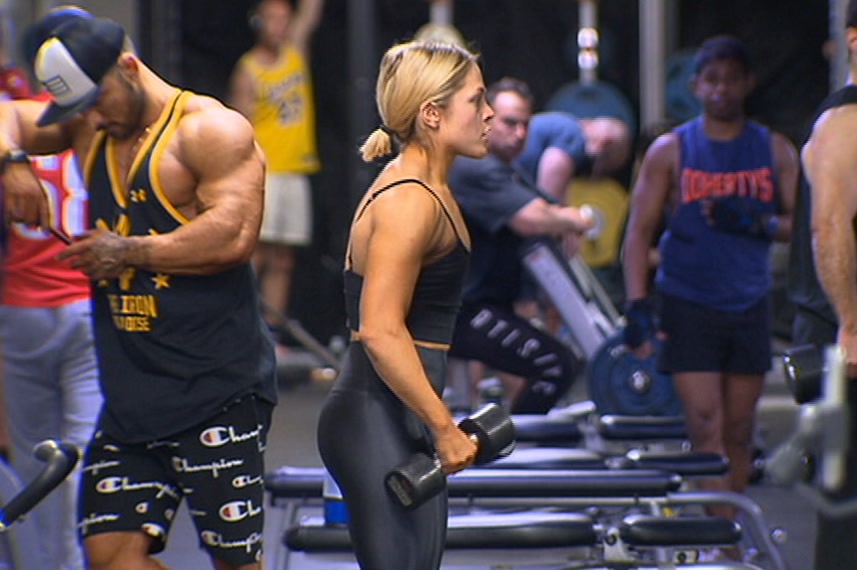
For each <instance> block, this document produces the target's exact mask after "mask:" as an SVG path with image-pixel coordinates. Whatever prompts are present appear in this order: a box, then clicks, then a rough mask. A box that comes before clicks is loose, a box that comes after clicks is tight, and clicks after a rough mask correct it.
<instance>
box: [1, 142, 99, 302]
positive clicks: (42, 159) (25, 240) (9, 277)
mask: <svg viewBox="0 0 857 570" xmlns="http://www.w3.org/2000/svg"><path fill="white" fill-rule="evenodd" d="M32 162H33V167H34V169H35V171H36V174H37V175H38V177H39V178H40V179H41V180H42V184H43V185H44V187H45V189H46V190H47V192H48V195H49V196H50V199H51V210H52V224H53V226H54V227H55V228H57V229H59V230H60V231H62V232H63V233H65V234H66V235H68V236H75V235H79V234H81V233H83V232H84V231H85V230H86V225H87V217H88V209H87V208H88V206H87V204H88V202H87V193H86V188H85V187H84V185H83V178H82V177H81V175H80V171H79V169H78V167H77V161H75V159H74V155H73V153H72V152H71V151H66V152H64V153H62V154H59V155H47V156H34V157H32ZM8 231H9V234H8V243H7V251H6V254H5V259H4V263H3V290H2V304H4V305H10V306H15V307H41V308H48V307H58V306H61V305H65V304H68V303H71V302H74V301H79V300H81V299H88V298H89V295H90V291H89V278H88V277H87V276H86V275H84V274H83V273H81V272H80V271H78V270H77V269H72V268H71V266H70V264H69V262H68V261H59V260H57V259H56V256H57V254H59V252H61V251H62V250H63V249H65V247H66V245H65V243H63V242H62V241H60V240H59V239H57V238H56V237H54V236H53V235H51V234H50V233H48V232H45V231H42V230H41V229H39V228H35V227H32V226H26V225H23V224H12V225H11V226H10V227H9V230H8Z"/></svg>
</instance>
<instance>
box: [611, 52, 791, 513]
mask: <svg viewBox="0 0 857 570" xmlns="http://www.w3.org/2000/svg"><path fill="white" fill-rule="evenodd" d="M753 86H754V75H753V73H752V71H751V68H750V62H749V56H748V53H747V50H746V48H745V46H744V44H743V43H741V42H740V41H739V40H737V39H736V38H733V37H730V36H716V37H713V38H710V39H708V40H707V41H705V42H704V43H703V44H702V45H701V47H700V48H699V51H698V52H697V55H696V59H695V72H694V76H693V79H692V88H693V92H694V94H695V95H696V97H697V98H698V99H699V101H700V102H701V103H702V109H703V112H702V114H701V115H700V116H699V117H697V118H695V119H692V120H690V121H688V122H687V123H685V124H682V125H679V126H678V127H676V128H675V129H673V130H672V131H670V132H668V133H666V134H663V135H661V136H659V137H658V138H657V139H656V140H655V141H654V143H653V144H652V145H651V146H650V147H649V149H648V150H647V152H646V155H645V157H644V159H643V162H642V164H641V166H640V170H639V175H638V177H637V180H636V183H635V186H634V190H633V196H632V202H631V212H630V217H629V220H628V225H627V230H626V239H625V244H624V256H623V270H624V279H625V287H626V298H627V306H626V311H625V317H626V320H627V325H626V328H625V330H624V333H625V341H626V343H627V344H628V345H629V346H630V347H631V348H633V349H635V350H636V352H637V354H638V355H641V356H642V355H645V354H647V353H650V351H651V350H652V344H651V343H650V342H649V341H650V340H651V338H652V336H653V335H654V334H656V333H657V334H658V335H659V336H660V337H661V338H662V340H663V344H662V350H661V352H660V354H659V359H658V366H659V367H660V368H661V369H662V370H663V371H665V372H668V373H671V374H672V377H673V380H674V383H675V387H676V390H677V391H678V394H679V396H680V397H681V400H682V402H683V405H684V412H685V417H686V423H687V430H688V434H689V436H690V439H691V442H692V445H693V447H694V449H695V450H697V451H709V452H717V453H720V454H722V455H725V456H726V457H728V459H729V462H730V470H729V473H728V474H727V475H725V476H724V477H722V478H717V479H710V480H705V481H703V482H701V486H702V487H703V488H705V489H712V490H713V489H719V490H732V491H738V492H741V491H743V490H744V489H745V488H746V486H747V484H748V480H749V475H750V464H751V455H752V443H753V428H754V425H753V424H754V419H755V410H756V404H757V402H758V399H759V397H760V395H761V391H762V385H763V380H764V375H765V373H766V371H767V370H769V369H770V366H771V350H770V309H769V306H768V291H769V288H770V284H771V276H770V267H769V248H770V244H771V242H772V240H779V241H786V240H788V239H789V236H790V233H791V215H792V210H793V205H794V196H795V191H796V185H797V176H798V170H799V168H798V166H799V165H798V157H797V152H796V150H795V148H794V145H793V144H792V143H791V142H790V141H789V140H788V139H787V138H786V137H784V136H783V135H781V134H779V133H775V132H771V131H770V130H768V129H767V128H765V127H763V126H762V125H760V124H758V123H756V122H754V121H752V120H749V119H748V118H747V117H746V115H745V110H744V104H745V99H746V97H747V96H748V95H749V93H750V92H751V90H752V88H753ZM665 210H666V211H668V214H667V219H666V223H665V227H666V229H665V231H664V232H663V234H662V235H661V236H660V240H659V242H658V248H659V253H660V264H659V266H658V267H657V271H656V274H655V277H654V289H655V291H652V290H651V289H652V286H651V269H652V268H651V267H650V266H649V248H650V244H652V243H654V241H653V240H654V239H655V238H656V236H655V235H654V233H655V231H656V228H658V226H659V225H660V224H661V222H662V220H663V217H664V212H665ZM656 297H657V299H656ZM655 300H657V301H658V303H655ZM656 304H657V305H659V311H658V313H659V314H658V317H659V321H657V325H658V326H657V327H656V326H655V322H656V320H655V319H654V318H653V315H652V306H653V305H656ZM711 510H712V511H714V512H716V513H717V514H721V515H723V516H728V517H734V515H735V510H734V509H733V508H731V507H726V506H723V507H713V508H712V509H711Z"/></svg>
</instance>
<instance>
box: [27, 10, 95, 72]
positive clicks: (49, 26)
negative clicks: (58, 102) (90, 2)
mask: <svg viewBox="0 0 857 570" xmlns="http://www.w3.org/2000/svg"><path fill="white" fill-rule="evenodd" d="M93 17H94V16H93V15H92V14H90V13H89V12H87V11H86V10H84V9H83V8H81V7H80V6H72V5H68V4H67V5H63V6H57V7H56V8H53V9H51V10H49V11H48V12H47V13H46V14H45V15H44V16H42V17H41V18H39V19H38V20H36V21H35V22H33V24H31V25H30V26H28V27H27V29H26V30H24V33H23V34H22V35H21V55H22V56H24V61H26V62H27V64H28V65H30V66H32V65H33V62H34V61H35V59H36V53H37V52H38V51H39V46H41V45H42V42H44V41H45V40H46V39H48V38H49V37H50V35H51V32H53V31H54V30H55V29H56V28H58V27H59V26H61V25H62V24H65V23H66V22H68V21H69V20H72V19H74V18H93Z"/></svg>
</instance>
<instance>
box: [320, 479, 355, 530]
mask: <svg viewBox="0 0 857 570" xmlns="http://www.w3.org/2000/svg"><path fill="white" fill-rule="evenodd" d="M322 496H323V497H324V524H325V525H326V526H348V520H349V517H348V507H346V506H345V501H344V500H342V491H340V490H339V485H337V484H336V481H334V480H333V477H332V476H331V475H330V473H329V472H327V471H325V473H324V485H323V487H322Z"/></svg>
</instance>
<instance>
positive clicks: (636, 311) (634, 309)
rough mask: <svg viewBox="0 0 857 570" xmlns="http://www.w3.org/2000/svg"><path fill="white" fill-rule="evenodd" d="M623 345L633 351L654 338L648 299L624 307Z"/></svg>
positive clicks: (635, 301)
mask: <svg viewBox="0 0 857 570" xmlns="http://www.w3.org/2000/svg"><path fill="white" fill-rule="evenodd" d="M622 335H623V337H624V340H625V344H626V345H627V346H628V347H629V348H631V349H635V348H637V347H638V346H640V345H641V344H643V343H644V342H646V341H648V340H651V339H652V337H654V336H655V317H654V312H653V310H652V304H651V302H649V300H648V299H636V300H634V301H629V302H628V303H627V304H626V305H625V328H624V330H623V331H622Z"/></svg>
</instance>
